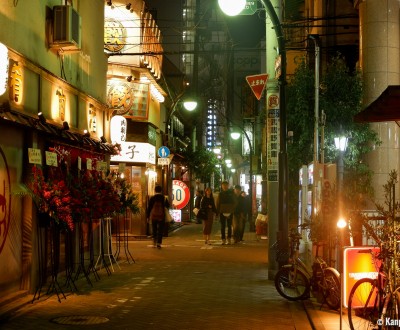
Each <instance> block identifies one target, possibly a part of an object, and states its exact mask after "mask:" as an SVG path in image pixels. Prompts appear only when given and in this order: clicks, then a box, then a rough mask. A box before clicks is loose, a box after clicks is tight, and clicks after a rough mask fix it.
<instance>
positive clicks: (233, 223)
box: [198, 181, 245, 244]
mask: <svg viewBox="0 0 400 330" xmlns="http://www.w3.org/2000/svg"><path fill="white" fill-rule="evenodd" d="M199 206H200V207H199V209H200V211H199V213H198V217H199V218H200V219H201V220H202V221H203V235H204V240H205V243H206V244H209V242H210V234H211V230H212V223H213V218H214V213H215V214H217V215H218V214H219V219H220V223H221V239H222V244H226V243H227V242H228V243H229V244H231V239H232V233H233V238H234V242H235V243H239V242H240V241H242V240H243V234H244V226H245V220H244V219H245V216H244V213H245V200H244V197H243V196H241V187H240V186H238V185H236V186H235V189H234V191H233V192H232V191H231V190H229V184H228V182H227V181H224V182H222V185H221V192H220V193H219V195H218V198H217V202H216V203H215V202H214V197H213V195H212V191H211V188H206V190H205V195H204V196H203V197H202V198H201V201H200V205H199ZM226 231H228V232H227V233H226ZM227 239H228V241H227Z"/></svg>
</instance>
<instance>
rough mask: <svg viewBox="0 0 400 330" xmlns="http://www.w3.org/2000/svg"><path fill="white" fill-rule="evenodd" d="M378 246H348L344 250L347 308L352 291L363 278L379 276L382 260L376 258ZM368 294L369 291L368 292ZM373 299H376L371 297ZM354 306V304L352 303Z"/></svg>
mask: <svg viewBox="0 0 400 330" xmlns="http://www.w3.org/2000/svg"><path fill="white" fill-rule="evenodd" d="M378 252H379V248H378V247H372V246H362V247H348V248H345V249H344V252H343V258H344V259H343V260H344V262H343V274H344V277H343V297H344V298H343V306H344V307H346V308H347V302H348V299H349V295H350V291H351V289H352V288H353V285H354V284H355V283H356V282H357V281H358V280H359V279H361V278H372V279H374V278H377V277H378V270H379V267H380V263H381V262H380V261H379V260H377V259H376V258H374V257H373V256H374V255H377V253H378ZM366 294H368V293H366ZM371 301H374V300H373V299H371ZM352 307H353V305H352Z"/></svg>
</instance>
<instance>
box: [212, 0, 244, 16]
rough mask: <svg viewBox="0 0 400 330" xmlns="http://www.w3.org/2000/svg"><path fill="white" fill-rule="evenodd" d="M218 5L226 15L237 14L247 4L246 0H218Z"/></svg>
mask: <svg viewBox="0 0 400 330" xmlns="http://www.w3.org/2000/svg"><path fill="white" fill-rule="evenodd" d="M218 5H219V7H220V8H221V10H222V11H223V12H224V13H225V14H226V15H228V16H236V15H238V14H239V13H240V12H241V11H242V10H243V9H244V7H245V6H246V0H218Z"/></svg>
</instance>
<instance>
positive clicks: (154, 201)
mask: <svg viewBox="0 0 400 330" xmlns="http://www.w3.org/2000/svg"><path fill="white" fill-rule="evenodd" d="M154 191H155V195H153V196H151V197H150V200H149V204H148V207H147V211H146V215H147V221H150V222H151V225H152V229H153V246H154V247H156V246H157V248H158V249H161V244H162V239H163V234H164V227H165V208H169V202H168V200H167V199H166V198H164V195H163V194H162V187H161V186H158V185H157V186H156V187H155V189H154ZM159 203H161V207H162V210H163V212H162V213H160V214H157V215H155V211H156V210H155V209H156V208H158V205H159ZM156 205H157V206H156Z"/></svg>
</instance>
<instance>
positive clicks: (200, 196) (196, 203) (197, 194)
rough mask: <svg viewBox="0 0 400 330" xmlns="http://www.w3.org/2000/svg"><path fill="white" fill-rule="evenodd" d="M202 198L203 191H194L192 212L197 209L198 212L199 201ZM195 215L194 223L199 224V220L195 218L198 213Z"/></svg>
mask: <svg viewBox="0 0 400 330" xmlns="http://www.w3.org/2000/svg"><path fill="white" fill-rule="evenodd" d="M202 198H203V191H201V190H200V189H197V190H196V196H195V197H194V208H193V210H196V209H197V212H198V211H199V210H200V202H201V199H202ZM195 215H196V223H201V219H200V218H199V217H198V216H197V215H198V213H196V214H195Z"/></svg>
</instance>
